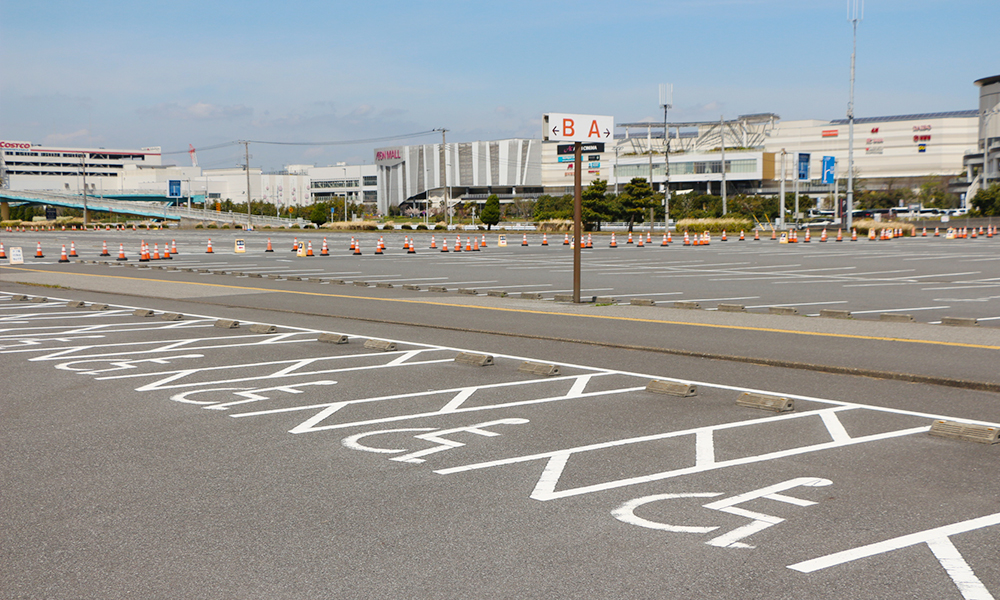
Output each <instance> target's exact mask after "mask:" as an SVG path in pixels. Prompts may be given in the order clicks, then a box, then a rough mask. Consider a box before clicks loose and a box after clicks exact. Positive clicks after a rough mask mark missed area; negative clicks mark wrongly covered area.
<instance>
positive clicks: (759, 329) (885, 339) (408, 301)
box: [7, 267, 1000, 350]
mask: <svg viewBox="0 0 1000 600" xmlns="http://www.w3.org/2000/svg"><path fill="white" fill-rule="evenodd" d="M7 268H9V269H12V270H15V271H26V272H30V273H45V274H56V275H74V276H77V277H102V278H105V279H127V280H129V281H148V282H153V283H168V284H172V285H197V286H204V287H216V288H225V289H232V290H249V291H255V292H268V293H273V294H295V295H299V296H319V297H322V298H344V299H349V300H372V301H375V302H396V303H401V304H421V305H426V306H443V307H447V308H466V309H475V310H487V311H497V312H511V313H518V314H532V315H545V316H558V317H576V318H581V319H603V320H608V321H627V322H632V323H655V324H658V325H684V326H688V327H707V328H709V329H728V330H736V331H754V332H758V333H783V334H788V335H806V336H814V337H827V338H840V339H849V340H866V341H874V342H901V343H906V344H927V345H931V346H951V347H957V348H974V349H979V350H1000V346H989V345H986V344H968V343H963V342H942V341H937V340H921V339H907V338H894V337H881V336H874V335H857V334H851V333H826V332H818V331H797V330H794V329H778V328H776V327H749V326H746V325H719V324H715V323H692V322H689V321H666V320H663V319H640V318H636V317H618V316H612V315H580V314H574V313H564V312H552V311H545V310H531V309H527V308H504V307H499V306H475V305H469V304H453V303H450V302H434V301H431V300H411V299H407V298H377V297H372V296H350V295H348V294H325V293H321V292H305V291H301V290H280V289H278V290H276V289H270V288H259V287H251V286H241V285H226V284H222V283H203V282H197V281H170V280H167V279H150V278H146V277H126V276H123V275H96V274H93V273H61V272H56V271H45V270H42V269H27V268H21V267H7Z"/></svg>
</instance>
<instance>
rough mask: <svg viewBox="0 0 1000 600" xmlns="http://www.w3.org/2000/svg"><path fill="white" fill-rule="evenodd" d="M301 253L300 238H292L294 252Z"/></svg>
mask: <svg viewBox="0 0 1000 600" xmlns="http://www.w3.org/2000/svg"><path fill="white" fill-rule="evenodd" d="M298 251H299V238H292V252H298Z"/></svg>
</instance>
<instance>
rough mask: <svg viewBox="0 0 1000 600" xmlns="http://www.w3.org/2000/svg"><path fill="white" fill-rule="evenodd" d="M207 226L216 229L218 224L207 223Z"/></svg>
mask: <svg viewBox="0 0 1000 600" xmlns="http://www.w3.org/2000/svg"><path fill="white" fill-rule="evenodd" d="M208 228H209V229H218V228H219V226H218V225H216V224H215V223H209V224H208Z"/></svg>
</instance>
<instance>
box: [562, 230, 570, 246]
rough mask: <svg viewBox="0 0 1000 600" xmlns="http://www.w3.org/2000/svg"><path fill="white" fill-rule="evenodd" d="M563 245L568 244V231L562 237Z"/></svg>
mask: <svg viewBox="0 0 1000 600" xmlns="http://www.w3.org/2000/svg"><path fill="white" fill-rule="evenodd" d="M563 246H569V234H568V233H567V234H566V237H564V238H563Z"/></svg>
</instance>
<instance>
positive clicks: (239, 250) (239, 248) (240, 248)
mask: <svg viewBox="0 0 1000 600" xmlns="http://www.w3.org/2000/svg"><path fill="white" fill-rule="evenodd" d="M233 251H234V252H235V253H236V254H245V253H246V251H247V243H246V241H245V240H236V247H235V248H234V249H233Z"/></svg>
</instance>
